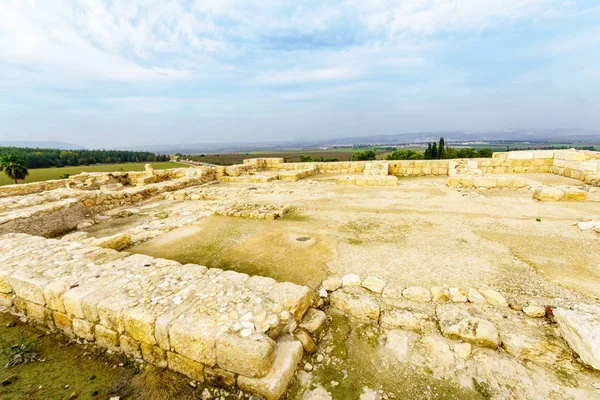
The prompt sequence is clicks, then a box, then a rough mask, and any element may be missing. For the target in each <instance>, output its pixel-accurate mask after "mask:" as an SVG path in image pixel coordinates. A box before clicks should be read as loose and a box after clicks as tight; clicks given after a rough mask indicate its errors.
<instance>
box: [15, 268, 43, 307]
mask: <svg viewBox="0 0 600 400" xmlns="http://www.w3.org/2000/svg"><path fill="white" fill-rule="evenodd" d="M8 280H9V283H10V286H11V287H12V289H13V290H14V292H15V294H16V295H17V296H18V297H20V298H22V299H23V300H27V301H30V302H32V303H36V304H39V305H41V306H43V305H45V304H46V299H45V298H44V288H45V287H46V285H48V284H49V283H50V281H49V280H47V279H44V278H41V277H36V276H31V275H30V274H28V273H26V272H25V271H16V272H15V273H13V274H12V275H11V276H10V277H9V278H8Z"/></svg>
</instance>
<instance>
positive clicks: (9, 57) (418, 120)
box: [0, 0, 600, 148]
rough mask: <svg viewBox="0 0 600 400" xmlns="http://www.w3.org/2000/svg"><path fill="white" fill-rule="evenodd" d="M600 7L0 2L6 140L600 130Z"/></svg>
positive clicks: (503, 2)
mask: <svg viewBox="0 0 600 400" xmlns="http://www.w3.org/2000/svg"><path fill="white" fill-rule="evenodd" d="M599 21H600V0H594V1H591V0H589V1H588V0H581V1H562V0H340V1H329V0H319V1H313V0H306V1H304V0H279V1H275V0H198V1H196V0H180V1H171V0H70V1H67V0H44V1H40V0H2V1H0V140H15V141H23V140H31V141H41V140H44V141H65V142H71V143H76V144H79V145H83V146H86V147H101V148H108V147H124V146H141V145H161V144H184V143H223V142H254V141H270V140H302V139H306V140H313V139H324V138H336V137H348V136H365V135H380V134H397V133H404V132H421V131H439V130H466V131H482V130H505V129H519V128H527V129H541V128H582V129H599V128H600V23H599Z"/></svg>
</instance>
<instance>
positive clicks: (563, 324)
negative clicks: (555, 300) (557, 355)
mask: <svg viewBox="0 0 600 400" xmlns="http://www.w3.org/2000/svg"><path fill="white" fill-rule="evenodd" d="M553 314H554V320H555V321H556V323H557V324H558V329H559V331H560V334H561V335H562V337H563V338H564V339H565V341H566V342H567V344H568V345H569V347H571V349H572V350H573V351H574V352H575V353H577V355H578V356H579V358H581V361H583V363H585V364H587V365H589V366H590V367H592V368H594V369H596V370H599V371H600V314H597V313H590V312H585V311H581V310H568V309H566V308H555V309H554V311H553Z"/></svg>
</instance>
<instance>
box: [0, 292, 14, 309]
mask: <svg viewBox="0 0 600 400" xmlns="http://www.w3.org/2000/svg"><path fill="white" fill-rule="evenodd" d="M13 303H14V302H13V295H12V294H10V293H0V310H3V311H8V310H10V309H11V308H12V306H13Z"/></svg>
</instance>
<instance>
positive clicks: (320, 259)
mask: <svg viewBox="0 0 600 400" xmlns="http://www.w3.org/2000/svg"><path fill="white" fill-rule="evenodd" d="M520 176H523V175H520ZM526 178H527V179H528V180H529V182H530V184H531V185H532V186H535V185H540V184H554V185H569V184H570V185H579V184H580V182H578V181H575V180H571V179H568V178H563V177H558V176H553V175H541V174H540V175H526ZM334 179H335V177H334V176H320V177H318V178H317V179H315V180H312V181H301V182H298V183H288V184H286V183H281V182H277V183H273V184H268V185H269V186H271V187H272V189H273V190H272V193H266V194H260V193H257V194H255V195H252V196H250V197H246V198H242V199H239V198H237V199H236V200H238V201H245V202H254V203H261V204H262V203H266V204H289V205H291V206H292V207H294V211H293V212H291V213H289V214H288V215H287V216H286V217H284V218H283V219H281V220H276V221H264V220H252V219H242V218H232V217H216V216H214V217H208V218H204V219H201V220H200V221H198V222H197V223H195V224H193V225H189V226H185V227H181V228H179V229H176V230H173V231H171V232H168V233H165V234H164V235H161V236H159V237H157V238H155V239H153V240H150V241H148V242H146V243H143V244H140V245H137V246H134V247H133V248H130V249H129V250H128V251H131V252H138V253H143V254H149V255H152V256H157V257H164V258H169V259H175V260H178V261H181V262H186V263H187V262H193V263H198V264H203V265H207V266H209V267H219V268H224V269H234V270H237V271H240V272H246V273H249V274H260V275H266V276H271V277H273V278H275V279H278V280H289V281H292V282H295V283H299V284H305V285H308V286H310V287H313V288H316V287H317V286H318V285H319V283H320V282H321V281H322V280H323V279H324V278H326V277H328V276H331V275H337V276H343V275H345V274H348V273H355V274H358V275H360V276H363V277H364V276H367V275H374V276H377V277H380V278H382V279H384V280H385V281H387V282H389V283H399V284H401V285H404V286H408V285H422V286H425V287H428V286H435V285H448V286H454V285H460V286H464V287H481V286H483V285H489V286H492V287H495V288H497V289H500V290H502V291H504V292H506V293H508V294H513V295H515V296H519V295H526V296H528V297H531V296H541V297H543V298H547V299H552V298H555V297H561V298H570V297H577V296H578V295H580V294H581V295H585V296H588V297H591V298H596V299H600V285H599V284H598V283H599V282H600V264H599V263H600V261H599V260H600V241H599V240H598V239H599V238H598V234H596V233H594V232H593V231H582V230H580V229H579V228H578V227H577V226H575V225H574V224H575V223H576V222H578V221H584V220H590V219H593V218H598V216H599V215H600V201H588V202H584V203H571V202H555V203H540V202H537V201H534V200H533V199H532V193H531V190H530V189H522V190H511V189H503V190H500V189H492V190H457V189H452V188H448V187H446V186H445V178H409V179H401V180H400V184H399V186H398V187H352V186H350V187H346V186H338V185H336V184H335V182H334ZM218 186H225V187H229V188H232V189H234V188H240V187H253V186H257V185H251V184H248V185H244V184H228V185H224V184H220V185H218ZM226 200H227V199H225V201H226ZM202 202H203V201H202V200H199V201H186V202H185V203H178V205H177V207H179V208H182V209H189V210H193V209H194V208H195V207H198V204H200V203H202ZM133 223H135V222H133ZM120 228H123V227H122V226H120ZM302 236H306V237H310V238H311V239H310V240H309V241H308V242H300V241H297V240H296V239H297V238H298V237H302ZM565 289H571V290H574V291H576V292H577V293H574V292H572V291H571V290H565Z"/></svg>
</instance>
